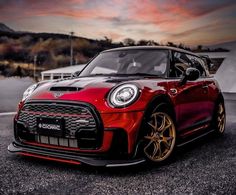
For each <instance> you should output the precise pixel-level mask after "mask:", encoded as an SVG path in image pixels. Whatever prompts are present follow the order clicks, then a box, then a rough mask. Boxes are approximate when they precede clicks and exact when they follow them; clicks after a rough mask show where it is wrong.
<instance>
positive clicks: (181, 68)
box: [169, 52, 207, 78]
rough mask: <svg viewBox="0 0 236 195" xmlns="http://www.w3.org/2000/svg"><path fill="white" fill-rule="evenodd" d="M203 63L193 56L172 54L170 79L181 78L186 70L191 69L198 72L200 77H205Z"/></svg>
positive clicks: (180, 53)
mask: <svg viewBox="0 0 236 195" xmlns="http://www.w3.org/2000/svg"><path fill="white" fill-rule="evenodd" d="M204 65H205V64H204V61H203V60H202V59H201V58H198V57H196V56H194V55H190V54H186V53H182V52H174V59H173V64H172V65H171V67H170V73H169V76H170V77H177V78H178V77H180V78H181V77H182V76H183V74H184V72H185V71H186V69H187V68H190V67H193V68H196V69H198V70H199V72H200V76H203V77H204V76H207V73H206V71H205V69H204V68H203V67H204Z"/></svg>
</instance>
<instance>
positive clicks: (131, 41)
mask: <svg viewBox="0 0 236 195" xmlns="http://www.w3.org/2000/svg"><path fill="white" fill-rule="evenodd" d="M123 43H124V45H125V46H135V40H134V39H131V38H126V39H124V40H123Z"/></svg>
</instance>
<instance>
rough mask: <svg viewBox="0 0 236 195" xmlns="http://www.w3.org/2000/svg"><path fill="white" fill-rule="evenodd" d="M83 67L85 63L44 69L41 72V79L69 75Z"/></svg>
mask: <svg viewBox="0 0 236 195" xmlns="http://www.w3.org/2000/svg"><path fill="white" fill-rule="evenodd" d="M84 67H85V64H78V65H74V66H67V67H63V68H56V69H52V70H46V71H43V72H41V78H42V80H49V79H50V80H53V79H60V78H67V77H71V76H72V74H73V73H75V72H77V71H81V70H82V69H83V68H84Z"/></svg>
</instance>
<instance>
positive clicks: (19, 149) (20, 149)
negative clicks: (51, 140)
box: [7, 142, 146, 167]
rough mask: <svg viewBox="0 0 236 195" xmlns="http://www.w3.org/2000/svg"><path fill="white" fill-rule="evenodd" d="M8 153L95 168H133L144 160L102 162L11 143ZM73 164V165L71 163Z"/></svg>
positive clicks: (92, 158)
mask: <svg viewBox="0 0 236 195" xmlns="http://www.w3.org/2000/svg"><path fill="white" fill-rule="evenodd" d="M7 149H8V151H9V152H11V153H15V154H32V156H33V157H36V158H37V157H38V158H40V157H41V158H47V157H49V158H48V159H49V160H50V158H52V159H54V160H56V161H60V160H61V161H63V160H67V161H68V162H69V161H74V162H77V163H78V164H80V163H82V164H86V165H90V166H97V167H124V166H133V165H138V164H141V163H144V162H145V161H146V160H145V159H144V158H140V159H127V160H104V159H97V158H94V157H84V156H78V155H72V154H69V155H68V154H66V153H65V152H59V151H52V150H42V149H40V148H37V147H31V146H29V145H27V146H26V145H23V144H20V143H18V142H12V143H11V144H10V145H9V146H8V148H7ZM71 164H75V163H71Z"/></svg>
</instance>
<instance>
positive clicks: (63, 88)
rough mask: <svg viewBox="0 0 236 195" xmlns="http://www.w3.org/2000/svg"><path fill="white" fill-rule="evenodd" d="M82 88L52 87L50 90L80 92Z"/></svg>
mask: <svg viewBox="0 0 236 195" xmlns="http://www.w3.org/2000/svg"><path fill="white" fill-rule="evenodd" d="M81 89H82V88H80V87H67V86H65V87H63V86H62V87H60V86H58V87H51V88H50V91H65V92H66V91H79V90H81Z"/></svg>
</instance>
